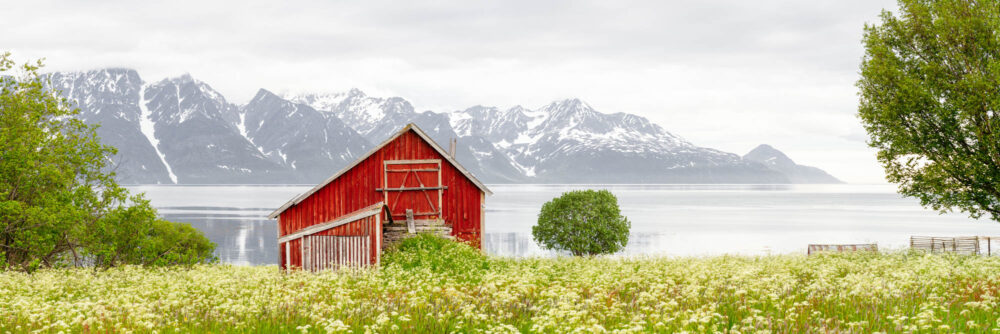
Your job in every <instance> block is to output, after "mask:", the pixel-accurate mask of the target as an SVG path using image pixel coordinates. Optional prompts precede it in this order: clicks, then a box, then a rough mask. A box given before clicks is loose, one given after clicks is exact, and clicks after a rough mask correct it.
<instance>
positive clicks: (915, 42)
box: [857, 0, 1000, 220]
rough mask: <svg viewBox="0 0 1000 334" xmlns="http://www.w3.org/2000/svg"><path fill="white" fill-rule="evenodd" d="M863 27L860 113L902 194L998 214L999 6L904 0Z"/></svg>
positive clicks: (942, 207)
mask: <svg viewBox="0 0 1000 334" xmlns="http://www.w3.org/2000/svg"><path fill="white" fill-rule="evenodd" d="M899 7H900V13H899V15H898V16H897V15H893V14H892V13H890V12H888V11H883V12H882V15H881V20H882V22H881V24H880V25H866V26H865V34H864V46H865V56H864V58H863V61H862V63H861V79H860V80H859V81H858V83H857V86H858V88H859V90H860V91H859V95H860V106H859V108H858V110H859V114H860V118H861V120H862V122H863V124H864V127H865V129H866V130H867V131H868V134H869V135H870V137H871V140H870V141H869V145H871V146H872V147H874V148H876V149H878V161H879V162H880V163H881V164H882V166H883V167H884V168H885V171H886V176H887V178H888V180H889V181H890V182H893V183H897V184H899V191H900V193H901V194H903V195H906V196H911V197H916V198H918V199H920V202H921V203H922V204H923V205H924V206H929V207H932V208H933V209H935V210H938V211H941V212H948V211H951V210H953V209H955V208H957V209H959V210H963V211H966V212H968V213H969V214H970V215H971V216H972V217H974V218H979V217H981V216H983V215H984V214H988V215H990V216H991V217H992V218H993V220H1000V117H998V116H1000V115H998V112H1000V31H998V30H1000V3H998V2H997V1H995V0H994V1H962V0H943V1H928V0H903V1H900V2H899Z"/></svg>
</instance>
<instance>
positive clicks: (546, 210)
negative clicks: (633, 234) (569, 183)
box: [531, 190, 632, 256]
mask: <svg viewBox="0 0 1000 334" xmlns="http://www.w3.org/2000/svg"><path fill="white" fill-rule="evenodd" d="M631 227H632V223H631V222H629V221H628V218H625V216H622V215H621V210H620V209H619V208H618V198H616V197H615V195H614V194H612V193H611V192H610V191H607V190H576V191H570V192H565V193H563V194H562V196H559V197H557V198H555V199H553V200H551V201H549V202H548V203H545V204H544V205H542V212H541V213H539V214H538V225H535V226H533V227H532V228H531V235H532V236H534V238H535V242H538V244H539V245H541V246H542V248H545V249H554V250H563V251H569V252H570V253H573V255H576V256H580V255H597V254H606V253H614V252H617V251H619V250H621V249H622V248H625V245H626V244H627V243H628V234H629V229H630V228H631Z"/></svg>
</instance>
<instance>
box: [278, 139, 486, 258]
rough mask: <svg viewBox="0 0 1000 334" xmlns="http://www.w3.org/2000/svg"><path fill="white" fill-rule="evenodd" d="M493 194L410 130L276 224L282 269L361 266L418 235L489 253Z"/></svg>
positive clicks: (295, 202)
mask: <svg viewBox="0 0 1000 334" xmlns="http://www.w3.org/2000/svg"><path fill="white" fill-rule="evenodd" d="M487 194H492V193H491V192H490V190H489V189H488V188H486V186H485V185H483V184H482V182H479V180H477V179H476V178H475V177H474V176H473V175H472V174H470V173H469V172H468V171H467V170H465V168H463V167H462V166H461V165H459V164H458V162H457V161H455V158H454V155H453V153H449V152H446V151H445V150H444V149H442V148H441V147H440V146H439V145H438V144H437V143H435V142H434V141H433V140H431V139H430V137H428V136H427V134H426V133H424V132H423V131H422V130H420V128H418V127H416V126H415V125H413V124H410V125H407V126H406V127H404V128H403V129H402V130H400V131H399V132H397V133H396V134H395V135H393V136H392V137H390V138H389V139H387V140H386V141H385V142H383V143H382V144H380V145H378V146H376V147H375V148H374V149H372V150H371V151H370V152H368V153H367V154H365V155H364V156H362V157H361V158H360V159H358V160H357V161H355V162H354V163H352V164H350V165H349V166H347V167H346V168H344V169H343V170H341V171H339V172H337V173H336V174H334V175H333V176H331V177H330V178H328V179H327V180H326V181H324V182H323V183H320V184H319V185H317V186H315V187H313V188H312V189H310V190H309V191H307V192H305V193H303V194H301V195H298V196H296V197H295V198H292V199H291V200H289V201H288V202H287V203H285V204H284V205H282V206H281V207H279V208H278V209H277V210H275V211H274V212H272V213H271V214H270V215H269V216H268V217H269V218H271V219H278V254H279V263H280V265H281V267H282V268H284V269H290V268H302V269H305V270H311V271H316V270H325V269H336V268H340V267H360V266H367V265H375V264H378V263H379V260H380V258H381V253H382V250H383V249H385V247H386V245H388V244H390V243H392V242H394V241H396V240H399V239H402V238H405V237H406V236H408V235H413V234H414V233H421V232H429V233H438V234H441V235H444V236H448V237H452V238H455V239H458V240H461V241H465V242H469V243H471V244H472V245H473V246H475V247H482V237H483V229H484V226H485V225H484V224H485V202H486V195H487Z"/></svg>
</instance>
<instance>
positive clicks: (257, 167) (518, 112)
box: [51, 69, 839, 184]
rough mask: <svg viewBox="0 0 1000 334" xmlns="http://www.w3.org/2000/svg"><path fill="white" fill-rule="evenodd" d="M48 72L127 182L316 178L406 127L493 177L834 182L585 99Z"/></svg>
mask: <svg viewBox="0 0 1000 334" xmlns="http://www.w3.org/2000/svg"><path fill="white" fill-rule="evenodd" d="M51 79H52V81H51V82H52V83H51V86H52V88H54V89H57V90H59V91H60V92H61V94H62V95H63V96H65V97H67V98H69V99H70V100H72V101H75V103H76V106H78V107H79V108H80V110H81V113H80V115H79V117H80V118H81V119H83V120H84V121H85V122H87V123H90V124H100V125H101V127H100V128H99V130H98V133H99V135H100V136H101V138H102V141H103V142H104V143H105V144H109V145H112V146H115V147H117V148H118V151H119V154H118V155H116V156H115V157H113V159H114V162H115V167H114V168H115V171H116V173H117V175H118V177H119V179H120V180H121V181H122V182H124V183H187V184H193V183H304V184H312V183H316V182H319V181H321V180H322V179H324V178H326V177H328V176H329V175H331V174H332V173H334V172H336V171H337V170H338V169H340V168H341V167H343V166H345V165H346V164H348V163H350V162H352V161H354V160H355V159H357V158H358V157H359V156H360V155H362V154H364V153H365V152H367V151H368V150H369V149H371V148H372V147H373V146H374V144H378V143H381V142H382V141H384V140H385V139H387V138H388V137H389V136H391V135H392V134H393V133H395V132H396V131H398V130H399V129H400V128H402V127H403V126H405V125H406V124H408V123H415V124H417V126H419V127H420V128H421V129H423V130H424V131H425V132H427V133H428V135H430V136H431V138H432V139H433V140H435V141H436V142H438V143H439V144H440V145H441V146H442V147H445V148H447V147H448V141H449V140H450V139H451V138H456V139H457V143H458V145H457V147H456V159H457V160H458V161H459V162H460V163H462V165H463V166H465V167H466V168H467V169H468V170H469V171H470V172H472V173H473V174H475V175H476V176H477V177H478V178H480V179H481V180H483V181H484V182H490V183H510V182H534V183H789V182H792V183H822V182H839V181H838V180H836V179H835V178H833V177H832V176H829V175H828V174H826V173H825V172H822V171H819V173H816V172H815V171H814V170H813V169H809V168H811V167H804V166H798V165H794V162H792V163H791V164H792V165H791V166H797V167H788V166H786V165H787V163H785V160H783V159H787V157H785V156H784V154H781V153H780V152H778V151H777V150H774V151H768V150H755V152H756V153H755V152H751V153H750V154H748V155H747V156H745V157H740V156H738V155H736V154H732V153H726V152H722V151H718V150H714V149H710V148H704V147H699V146H696V145H694V144H692V143H690V142H688V141H686V140H684V139H683V138H680V137H678V136H676V135H673V134H671V133H670V132H667V131H666V130H664V129H663V128H661V127H660V126H659V125H656V124H653V123H651V122H649V120H647V119H646V118H643V117H640V116H636V115H632V114H625V113H610V114H607V113H602V112H600V111H597V110H595V109H594V108H593V107H591V106H590V105H588V104H587V103H585V102H583V101H581V100H579V99H566V100H560V101H555V102H552V103H550V104H547V105H544V106H541V107H539V108H536V109H530V108H525V107H521V106H516V107H512V108H507V109H500V108H496V107H489V106H474V107H470V108H467V109H465V110H458V111H451V112H444V113H439V112H433V111H423V112H418V111H416V110H415V108H414V107H413V106H412V105H411V104H410V102H408V101H406V100H405V99H403V98H401V97H389V98H383V97H371V96H368V95H366V94H365V93H364V92H362V91H360V90H357V89H352V90H350V91H347V92H341V93H329V94H286V95H283V96H279V95H276V94H273V93H271V92H270V91H268V90H265V89H261V90H259V91H258V93H257V95H256V96H255V97H254V98H253V99H252V100H251V101H250V102H248V103H247V104H246V105H242V106H238V105H234V104H232V103H229V102H227V101H226V99H225V97H223V96H222V94H220V93H219V92H217V91H215V90H214V89H212V87H211V86H209V85H208V84H206V83H204V82H201V81H198V80H196V79H194V78H192V77H191V76H190V75H184V76H180V77H177V78H170V79H164V80H160V81H157V82H152V83H149V82H145V81H143V80H142V79H141V78H140V77H139V74H138V73H137V72H136V71H134V70H129V69H106V70H97V71H89V72H78V73H55V74H53V75H52V76H51ZM758 151H759V152H758ZM774 152H777V153H774ZM782 157H783V158H782ZM775 161H777V163H776V162H775ZM787 162H791V160H790V159H787ZM815 170H817V171H818V169H815ZM824 175H825V177H824ZM826 177H828V178H826Z"/></svg>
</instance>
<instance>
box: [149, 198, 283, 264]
mask: <svg viewBox="0 0 1000 334" xmlns="http://www.w3.org/2000/svg"><path fill="white" fill-rule="evenodd" d="M226 209H232V208H210V210H208V211H220V210H222V211H227V210H226ZM163 216H164V218H166V219H167V220H170V221H175V222H185V223H189V224H191V226H194V227H195V228H197V229H199V230H201V231H202V232H204V233H205V236H207V237H208V238H209V239H210V240H212V242H214V243H215V244H216V250H215V255H216V256H217V257H218V258H219V260H220V261H222V262H224V263H232V264H238V265H261V264H277V263H278V227H277V224H276V223H275V221H273V220H269V219H264V218H261V217H260V216H247V215H239V214H213V213H202V214H191V213H182V214H177V213H174V214H171V213H168V214H164V215H163Z"/></svg>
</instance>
